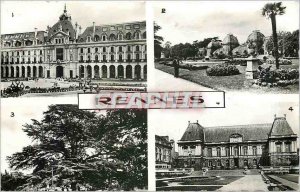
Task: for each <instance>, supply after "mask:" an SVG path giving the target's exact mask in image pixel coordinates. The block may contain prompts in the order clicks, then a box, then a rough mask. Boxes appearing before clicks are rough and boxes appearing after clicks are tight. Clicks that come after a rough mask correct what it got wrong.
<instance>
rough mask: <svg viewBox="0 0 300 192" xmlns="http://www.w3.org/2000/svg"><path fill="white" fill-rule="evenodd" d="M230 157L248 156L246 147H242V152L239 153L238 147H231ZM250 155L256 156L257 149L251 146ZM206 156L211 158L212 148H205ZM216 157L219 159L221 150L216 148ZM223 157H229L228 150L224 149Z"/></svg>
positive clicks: (227, 148)
mask: <svg viewBox="0 0 300 192" xmlns="http://www.w3.org/2000/svg"><path fill="white" fill-rule="evenodd" d="M232 150H233V151H232V155H234V156H238V155H248V146H244V147H242V151H239V147H237V146H236V147H233V149H232ZM252 155H257V147H256V146H253V147H252ZM207 156H208V157H212V156H213V153H212V148H207ZM216 156H217V157H221V148H220V147H217V154H216ZM225 156H230V148H229V147H226V148H225Z"/></svg>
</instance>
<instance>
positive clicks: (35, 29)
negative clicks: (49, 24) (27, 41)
mask: <svg viewBox="0 0 300 192" xmlns="http://www.w3.org/2000/svg"><path fill="white" fill-rule="evenodd" d="M36 36H37V28H34V38H36Z"/></svg>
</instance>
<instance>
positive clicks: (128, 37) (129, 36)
mask: <svg viewBox="0 0 300 192" xmlns="http://www.w3.org/2000/svg"><path fill="white" fill-rule="evenodd" d="M125 38H126V40H131V33H129V32H128V33H126V35H125Z"/></svg>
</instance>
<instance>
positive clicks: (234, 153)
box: [177, 116, 299, 170]
mask: <svg viewBox="0 0 300 192" xmlns="http://www.w3.org/2000/svg"><path fill="white" fill-rule="evenodd" d="M177 144H178V153H179V157H178V161H179V167H190V168H194V169H195V170H200V169H202V168H204V167H206V168H208V169H235V168H245V167H248V168H258V167H259V166H274V167H278V166H291V165H298V164H299V161H298V152H297V151H298V149H297V148H298V147H297V135H296V134H295V133H294V132H293V130H292V129H291V127H290V125H289V124H288V122H287V120H286V117H285V116H284V117H276V116H275V118H274V121H273V123H267V124H251V125H235V126H218V127H203V126H201V125H200V124H199V123H198V122H196V123H190V122H189V123H188V127H187V129H186V130H185V132H184V134H183V136H182V137H181V139H180V140H179V141H178V142H177Z"/></svg>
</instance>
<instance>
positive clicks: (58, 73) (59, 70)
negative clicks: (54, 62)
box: [56, 66, 64, 77]
mask: <svg viewBox="0 0 300 192" xmlns="http://www.w3.org/2000/svg"><path fill="white" fill-rule="evenodd" d="M56 77H64V68H63V67H62V66H57V67H56Z"/></svg>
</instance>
